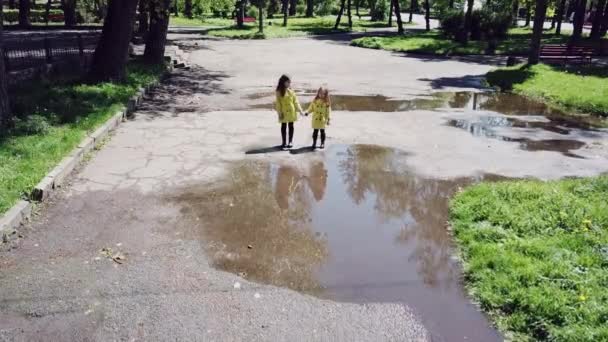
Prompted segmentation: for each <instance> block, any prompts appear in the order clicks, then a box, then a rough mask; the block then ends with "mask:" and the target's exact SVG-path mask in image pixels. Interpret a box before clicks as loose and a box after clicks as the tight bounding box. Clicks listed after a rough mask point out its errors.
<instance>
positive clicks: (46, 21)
mask: <svg viewBox="0 0 608 342" xmlns="http://www.w3.org/2000/svg"><path fill="white" fill-rule="evenodd" d="M51 2H52V0H47V2H46V6H45V7H44V24H45V25H48V24H49V15H50V14H51Z"/></svg>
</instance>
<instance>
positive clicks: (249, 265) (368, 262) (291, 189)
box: [172, 145, 500, 341]
mask: <svg viewBox="0 0 608 342" xmlns="http://www.w3.org/2000/svg"><path fill="white" fill-rule="evenodd" d="M406 158H407V155H406V154H405V153H404V152H401V151H398V150H394V149H389V148H384V147H378V146H368V145H351V146H332V147H330V148H329V149H328V150H327V151H325V152H319V153H318V154H314V155H309V158H307V159H306V164H304V165H302V166H301V167H292V166H285V165H279V164H273V163H266V162H254V161H246V162H242V163H240V164H236V165H235V166H234V167H233V168H232V169H231V171H230V173H229V176H228V177H226V179H225V180H224V181H223V182H220V183H218V185H217V186H215V187H214V188H209V187H208V186H206V187H202V186H201V187H200V188H197V187H189V188H188V189H186V190H184V192H182V193H180V194H177V195H176V196H175V197H173V198H172V200H174V201H177V203H179V204H180V205H181V206H182V212H183V214H184V215H186V216H188V217H190V219H192V220H193V222H194V223H195V224H194V226H195V227H196V229H195V230H194V232H193V233H192V234H193V237H194V238H197V239H200V241H201V242H202V243H203V246H205V248H206V250H207V251H208V253H209V256H210V258H211V260H212V263H213V265H214V266H215V267H217V268H220V269H222V270H226V271H229V272H233V273H235V274H238V275H240V276H242V277H244V278H247V279H250V280H253V281H257V282H262V283H267V284H273V285H277V286H283V287H288V288H291V289H294V290H297V291H301V292H304V293H309V294H313V295H315V296H318V297H322V298H327V299H332V300H337V301H347V302H358V303H366V302H402V303H406V304H407V305H409V306H410V307H412V308H413V309H414V310H415V311H416V313H417V314H418V315H420V317H421V318H422V320H423V322H424V323H425V326H426V327H427V328H429V330H430V331H431V333H433V334H434V335H435V338H434V340H438V341H444V340H445V341H462V340H469V341H497V340H500V337H499V336H498V335H497V333H496V332H495V331H494V330H493V329H491V328H490V327H489V324H488V321H487V319H486V318H485V316H484V315H483V314H481V313H480V312H479V311H478V310H477V308H476V307H475V306H474V305H472V304H471V303H470V300H469V299H468V298H467V296H466V295H465V293H464V290H463V288H462V286H461V282H460V275H461V273H460V268H459V265H458V264H457V262H455V261H454V260H453V258H452V255H453V250H452V244H451V238H450V235H449V233H448V230H447V229H446V221H447V215H448V200H449V198H450V197H451V196H452V195H453V194H454V193H455V192H456V191H458V189H459V188H460V187H463V186H466V185H468V184H471V183H474V182H478V181H481V180H496V179H498V177H496V176H492V175H479V176H478V177H471V178H459V179H452V180H439V179H428V178H423V177H419V176H417V175H416V174H414V173H412V172H410V171H408V169H407V167H406V166H405V161H406Z"/></svg>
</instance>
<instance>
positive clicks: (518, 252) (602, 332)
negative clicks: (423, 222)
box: [450, 175, 608, 342]
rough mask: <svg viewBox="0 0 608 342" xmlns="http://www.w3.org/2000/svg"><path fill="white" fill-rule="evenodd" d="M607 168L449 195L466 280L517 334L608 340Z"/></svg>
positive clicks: (485, 305)
mask: <svg viewBox="0 0 608 342" xmlns="http://www.w3.org/2000/svg"><path fill="white" fill-rule="evenodd" d="M607 199H608V175H604V176H600V177H596V178H587V179H576V180H574V179H569V180H560V181H552V182H540V181H516V182H502V183H492V184H488V183H482V184H479V185H476V186H473V187H470V188H468V189H466V190H465V191H464V192H462V193H459V194H458V195H457V196H456V197H455V198H454V199H453V200H452V202H451V209H450V219H451V224H452V227H453V229H454V234H455V239H456V242H457V246H458V249H459V252H460V255H461V257H462V258H463V262H464V272H465V282H466V284H467V287H468V289H469V290H470V293H471V294H472V296H473V297H474V298H475V299H476V300H477V301H478V302H479V304H480V306H481V308H482V309H483V310H484V311H486V312H488V313H489V314H490V316H491V318H492V319H493V320H494V322H495V323H496V324H497V325H498V327H499V328H500V329H501V330H502V331H504V332H507V337H510V338H511V339H510V340H513V341H589V342H592V341H608V291H607V290H606V289H607V288H608V200H607Z"/></svg>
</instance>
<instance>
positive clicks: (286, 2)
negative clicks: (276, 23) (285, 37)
mask: <svg viewBox="0 0 608 342" xmlns="http://www.w3.org/2000/svg"><path fill="white" fill-rule="evenodd" d="M288 16H289V0H283V26H285V27H287V17H288Z"/></svg>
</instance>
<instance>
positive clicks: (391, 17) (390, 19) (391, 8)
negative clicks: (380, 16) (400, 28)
mask: <svg viewBox="0 0 608 342" xmlns="http://www.w3.org/2000/svg"><path fill="white" fill-rule="evenodd" d="M393 6H395V5H394V3H393V0H391V5H390V7H389V10H388V27H391V26H393Z"/></svg>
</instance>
